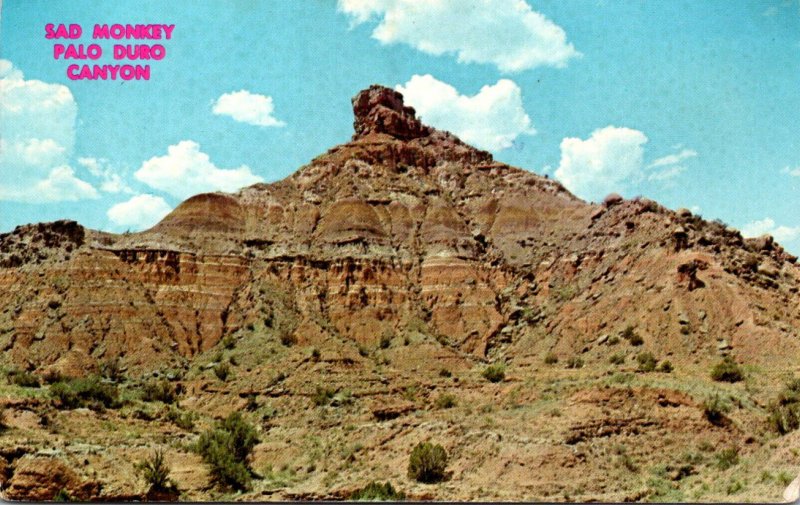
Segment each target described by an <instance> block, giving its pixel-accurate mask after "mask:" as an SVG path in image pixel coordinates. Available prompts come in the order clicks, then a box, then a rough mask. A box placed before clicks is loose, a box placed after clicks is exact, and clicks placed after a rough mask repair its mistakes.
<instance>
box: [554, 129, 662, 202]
mask: <svg viewBox="0 0 800 505" xmlns="http://www.w3.org/2000/svg"><path fill="white" fill-rule="evenodd" d="M645 143H647V137H646V136H645V134H644V133H642V132H640V131H638V130H633V129H631V128H618V127H616V126H606V127H605V128H601V129H599V130H595V131H594V132H592V134H591V135H590V136H589V138H588V139H586V140H583V139H580V138H574V137H567V138H565V139H563V140H562V141H561V162H560V164H559V166H558V168H557V169H556V171H555V176H556V178H557V179H558V180H560V181H561V183H562V184H564V186H566V188H567V189H569V190H570V191H572V192H573V193H575V194H576V195H578V196H579V197H581V198H585V199H589V200H599V199H601V198H603V197H604V196H605V195H607V194H608V193H611V192H615V191H617V192H618V191H621V190H622V189H624V188H625V187H626V186H627V185H628V184H630V183H632V182H636V181H638V180H639V179H641V177H642V173H641V171H642V164H643V158H644V148H643V147H642V146H643V145H644V144H645Z"/></svg>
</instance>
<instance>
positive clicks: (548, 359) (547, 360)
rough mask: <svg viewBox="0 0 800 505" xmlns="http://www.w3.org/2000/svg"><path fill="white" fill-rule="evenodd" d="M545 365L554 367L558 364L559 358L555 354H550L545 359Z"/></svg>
mask: <svg viewBox="0 0 800 505" xmlns="http://www.w3.org/2000/svg"><path fill="white" fill-rule="evenodd" d="M544 363H545V365H554V364H556V363H558V356H556V355H555V354H553V353H552V352H548V353H547V354H546V355H545V357H544Z"/></svg>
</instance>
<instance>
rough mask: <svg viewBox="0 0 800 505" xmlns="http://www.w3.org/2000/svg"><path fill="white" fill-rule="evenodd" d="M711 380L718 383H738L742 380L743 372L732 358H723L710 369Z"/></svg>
mask: <svg viewBox="0 0 800 505" xmlns="http://www.w3.org/2000/svg"><path fill="white" fill-rule="evenodd" d="M711 378H712V379H714V380H715V381H718V382H739V381H741V380H742V379H744V372H743V371H742V368H741V367H740V366H739V365H738V364H737V363H736V361H734V360H733V358H731V357H730V356H725V358H723V360H722V361H720V362H719V363H717V364H716V365H714V368H712V369H711Z"/></svg>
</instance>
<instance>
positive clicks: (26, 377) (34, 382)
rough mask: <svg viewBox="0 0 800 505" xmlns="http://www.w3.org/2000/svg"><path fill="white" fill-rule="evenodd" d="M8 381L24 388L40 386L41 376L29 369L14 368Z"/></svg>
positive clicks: (9, 374)
mask: <svg viewBox="0 0 800 505" xmlns="http://www.w3.org/2000/svg"><path fill="white" fill-rule="evenodd" d="M8 382H9V383H11V384H14V385H15V386H20V387H23V388H38V387H39V386H41V383H40V382H39V378H38V377H36V376H35V375H33V374H32V373H31V372H28V371H27V370H12V371H11V372H9V373H8Z"/></svg>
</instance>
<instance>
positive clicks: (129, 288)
mask: <svg viewBox="0 0 800 505" xmlns="http://www.w3.org/2000/svg"><path fill="white" fill-rule="evenodd" d="M353 108H354V113H355V123H354V128H355V131H356V134H355V135H354V136H353V140H352V141H351V142H349V143H347V144H343V145H340V146H337V147H334V148H332V149H330V150H329V151H328V152H327V153H325V154H323V155H321V156H319V157H317V158H315V159H314V160H313V161H312V162H311V163H309V164H308V165H306V166H304V167H301V168H300V169H299V170H298V171H297V172H296V173H295V174H294V175H292V176H291V177H289V178H287V179H285V180H283V181H280V182H277V183H274V184H258V185H255V186H251V187H248V188H245V189H242V190H241V191H239V192H238V193H236V194H232V195H227V194H219V193H214V194H202V195H197V196H194V197H192V198H190V199H188V200H187V201H185V202H184V203H182V204H181V205H180V206H178V208H176V209H175V210H174V211H173V212H172V213H171V214H170V215H168V216H167V217H166V218H164V220H163V221H162V222H160V223H159V224H158V225H156V226H155V227H153V228H152V229H150V230H147V231H145V232H142V233H136V234H130V235H125V236H115V235H110V234H102V233H98V232H94V231H90V230H84V229H83V228H82V227H81V226H80V225H77V224H76V223H73V222H57V223H52V224H40V225H36V226H24V227H18V228H17V229H16V230H15V231H14V232H12V233H9V234H6V235H4V236H2V237H0V251H2V253H0V255H1V256H0V265H2V268H0V312H1V314H0V325H1V326H0V344H2V346H3V348H4V349H5V350H6V351H8V353H9V355H10V356H11V357H12V359H13V360H14V361H15V362H16V363H18V364H23V365H25V366H27V367H31V368H34V369H39V368H43V367H56V368H58V369H61V370H62V371H63V372H66V373H70V374H80V373H85V372H88V371H91V370H92V368H93V367H94V366H96V364H97V363H99V362H101V361H103V360H108V359H110V358H115V357H122V358H123V361H125V362H126V363H128V364H129V365H130V366H134V367H144V368H148V367H153V368H155V367H159V366H164V365H168V364H173V363H176V362H180V361H183V360H185V359H189V358H191V357H192V356H194V355H195V354H197V353H198V352H201V351H204V350H207V349H209V348H210V347H212V346H214V345H215V344H216V343H217V342H218V341H219V340H220V339H221V338H222V337H223V336H225V335H229V334H239V333H242V332H245V331H246V327H247V325H248V324H249V325H252V324H253V323H254V322H255V321H256V320H258V319H259V318H260V317H261V316H262V314H261V313H260V312H259V309H257V305H258V304H259V300H258V298H259V294H258V291H257V286H258V285H259V284H264V283H266V284H269V285H271V286H274V287H275V289H277V290H278V291H280V292H281V294H282V296H285V297H287V299H290V300H291V303H289V304H287V305H286V307H285V308H286V310H289V311H290V312H291V317H290V318H289V319H291V320H292V321H293V324H292V325H291V327H287V328H286V329H284V331H288V332H297V335H295V337H296V338H297V339H299V340H300V341H302V340H303V339H304V338H306V337H305V336H304V335H303V334H302V331H299V330H298V328H300V329H302V328H303V327H304V326H306V325H307V323H308V322H309V321H311V320H314V321H317V320H325V321H326V322H327V323H329V325H328V326H329V328H330V330H329V331H332V332H337V333H338V334H341V335H345V336H346V337H348V338H351V339H353V340H355V341H357V342H360V343H365V344H372V343H374V342H376V341H377V340H378V339H380V338H381V335H384V334H386V333H402V332H403V331H404V330H405V329H406V328H407V327H408V326H409V325H418V324H420V323H424V324H425V325H426V327H427V329H428V331H430V332H431V333H432V334H434V335H435V336H437V338H439V340H440V341H441V342H442V343H443V345H447V346H452V347H454V348H457V349H459V350H462V351H465V352H469V353H473V354H475V355H476V356H479V357H484V356H486V355H487V353H490V352H491V351H492V350H493V349H496V348H498V346H502V347H503V348H504V349H505V348H507V349H506V350H505V351H503V352H506V351H507V352H520V353H525V352H526V350H525V349H516V348H515V346H514V344H515V343H516V342H519V341H520V340H524V339H523V337H525V336H534V335H535V336H536V340H537V341H540V340H541V342H540V344H539V345H536V346H535V347H534V349H535V352H542V351H545V350H555V351H560V352H569V353H574V352H581V351H585V349H586V348H587V347H589V348H592V347H593V342H594V341H595V340H596V339H598V337H600V336H602V335H603V334H604V333H612V332H614V331H618V330H619V329H620V328H622V327H625V326H627V325H633V326H635V327H637V328H638V329H639V331H640V332H641V333H643V334H644V335H646V337H647V338H648V340H649V341H650V343H651V344H652V345H653V347H654V348H655V349H656V350H658V351H659V352H660V353H666V354H669V355H675V356H676V357H678V358H682V359H694V360H697V359H705V358H708V357H710V356H714V355H715V354H716V353H718V352H719V351H728V350H730V349H735V350H736V353H735V354H736V355H737V356H740V357H742V358H744V357H746V358H747V359H749V360H756V361H761V360H764V362H769V363H775V360H787V359H789V358H790V357H792V359H793V357H796V356H797V353H798V351H800V339H798V337H797V334H796V330H795V329H794V328H796V327H798V326H800V319H798V306H799V304H800V297H798V268H797V267H796V266H795V264H794V258H792V257H791V256H790V255H788V254H786V253H785V252H783V251H782V249H780V247H779V246H777V245H776V244H774V243H773V242H772V241H771V240H767V239H762V240H760V241H758V240H755V241H745V240H743V239H742V237H741V236H740V235H739V233H738V232H737V231H735V230H732V229H729V228H726V227H725V226H724V225H722V224H719V223H708V222H705V221H703V220H701V219H699V218H697V217H695V216H692V215H691V214H690V213H689V212H688V211H682V212H680V213H675V212H672V211H669V210H667V209H665V208H663V207H661V206H659V205H658V204H656V203H655V202H652V201H649V200H645V199H639V200H633V201H623V200H621V199H617V198H610V199H609V200H608V201H607V202H605V203H604V204H603V205H590V204H586V203H584V202H582V201H580V200H578V199H576V198H575V197H574V196H572V195H571V194H570V193H568V192H567V191H566V190H565V189H564V188H563V187H561V186H560V185H559V184H558V183H557V182H555V181H551V180H548V179H546V178H542V177H539V176H537V175H534V174H532V173H530V172H527V171H524V170H520V169H517V168H514V167H510V166H507V165H504V164H502V163H498V162H496V161H494V160H493V159H492V156H491V155H490V154H489V153H486V152H483V151H479V150H476V149H474V148H472V147H470V146H468V145H466V144H464V143H462V142H461V141H460V140H458V139H457V138H456V137H454V136H453V135H451V134H449V133H445V132H440V131H437V130H435V129H433V128H430V127H428V126H425V125H423V124H421V123H420V122H419V120H417V119H416V118H415V116H414V110H413V109H412V108H410V107H407V106H404V104H403V100H402V96H401V95H400V94H399V93H397V92H395V91H392V90H389V89H386V88H383V87H380V86H373V87H371V88H369V89H368V90H365V91H362V92H361V93H359V94H358V95H357V96H356V97H355V98H354V99H353Z"/></svg>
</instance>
